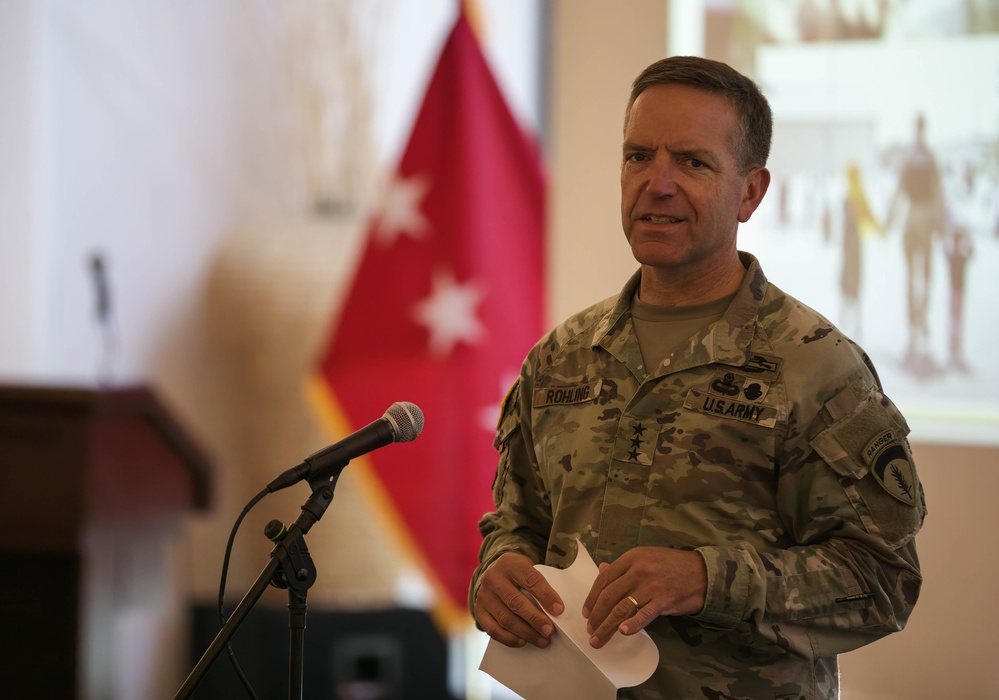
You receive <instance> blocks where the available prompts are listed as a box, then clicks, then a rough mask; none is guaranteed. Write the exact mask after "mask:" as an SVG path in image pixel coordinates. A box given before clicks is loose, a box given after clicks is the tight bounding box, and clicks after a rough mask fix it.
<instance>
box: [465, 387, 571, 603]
mask: <svg viewBox="0 0 999 700" xmlns="http://www.w3.org/2000/svg"><path fill="white" fill-rule="evenodd" d="M521 387H522V382H521V380H518V381H517V382H516V383H515V384H514V385H513V388H511V390H510V392H509V393H508V394H507V397H506V399H505V400H504V402H503V409H502V412H501V415H500V421H499V426H498V430H497V434H496V442H495V446H496V448H497V449H498V450H499V462H498V465H497V468H496V478H495V481H494V482H493V502H494V503H495V506H496V510H495V511H493V512H491V513H486V514H485V515H484V516H483V517H482V519H481V520H480V521H479V532H480V533H481V534H482V546H481V548H480V549H479V565H478V566H477V567H476V569H475V572H474V573H473V574H472V582H471V585H470V587H469V594H468V595H469V597H468V603H469V609H471V608H472V607H473V606H474V603H475V596H476V594H477V593H478V589H479V578H480V577H481V576H482V572H484V571H485V570H486V569H487V568H489V566H490V565H491V564H492V563H493V562H494V561H496V559H498V558H499V557H500V555H502V554H504V553H506V552H519V553H521V554H524V555H526V556H528V557H529V558H530V559H531V560H532V561H533V562H535V563H538V564H540V563H543V562H544V560H545V549H546V548H547V546H548V537H549V533H550V532H551V527H552V515H551V500H550V498H549V497H548V494H547V492H546V491H545V489H544V486H543V484H542V482H541V480H540V478H539V476H538V470H537V464H536V460H535V458H534V451H533V448H532V447H531V445H532V444H533V439H532V436H531V434H530V430H531V428H530V422H529V420H526V418H529V417H530V405H529V403H528V401H526V400H525V399H524V398H523V396H522V393H524V394H528V395H529V392H522V391H521Z"/></svg>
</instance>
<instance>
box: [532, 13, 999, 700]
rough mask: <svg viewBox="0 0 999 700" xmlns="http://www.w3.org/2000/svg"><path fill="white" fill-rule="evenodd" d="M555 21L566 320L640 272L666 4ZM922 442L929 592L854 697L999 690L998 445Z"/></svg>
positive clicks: (866, 657)
mask: <svg viewBox="0 0 999 700" xmlns="http://www.w3.org/2000/svg"><path fill="white" fill-rule="evenodd" d="M551 27H552V34H553V38H552V46H551V49H552V58H551V61H552V63H551V70H552V75H551V77H550V84H551V86H552V89H551V96H552V99H553V103H552V104H551V106H550V115H551V123H550V125H549V133H550V134H551V140H550V150H549V159H550V160H549V162H550V166H551V171H552V180H553V190H552V200H551V217H552V226H553V244H552V255H551V284H552V289H551V303H552V317H553V319H555V318H562V317H564V316H566V315H567V314H569V313H571V312H572V311H574V310H576V309H578V308H581V307H582V306H584V305H586V304H588V303H590V302H592V301H596V300H597V299H599V298H602V297H604V296H607V295H610V294H613V293H614V292H616V291H617V290H618V289H619V288H620V286H621V284H622V283H623V282H624V280H625V279H626V277H627V276H628V275H630V274H631V272H632V271H633V270H634V267H635V265H634V261H633V260H632V259H631V256H630V255H629V253H628V249H627V247H626V245H625V244H624V241H623V234H622V233H621V225H620V220H619V215H618V212H619V209H618V203H619V189H618V157H619V151H618V149H619V147H620V136H621V126H622V111H623V105H624V103H625V100H626V98H627V94H628V90H629V86H630V82H631V80H632V79H633V78H634V77H635V75H636V74H637V73H638V72H639V71H640V70H641V69H642V68H644V67H645V66H646V65H648V64H649V63H651V62H652V61H654V60H656V59H658V58H661V57H662V56H664V55H665V37H666V35H667V34H666V32H667V29H666V7H665V3H664V2H662V0H629V2H627V3H610V2H605V1H603V0H559V1H558V2H555V3H554V11H553V16H552V22H551ZM778 283H779V280H778ZM913 438H914V441H915V443H914V446H913V450H914V453H915V457H916V460H917V463H918V468H919V472H920V475H921V478H922V480H923V482H924V485H925V488H926V492H927V498H928V501H929V511H930V514H929V518H928V520H927V524H926V526H925V528H924V530H923V532H922V533H921V535H920V537H919V540H918V542H919V547H920V557H921V561H922V566H923V572H924V576H925V583H924V588H923V593H922V597H921V600H920V603H919V605H918V606H917V608H916V610H915V612H914V613H913V616H912V619H911V620H910V623H909V626H908V628H907V629H906V630H905V631H904V632H903V633H901V634H898V635H894V636H893V637H889V638H887V639H884V640H881V641H880V642H878V643H876V644H873V645H870V646H868V647H866V648H864V649H860V650H858V651H855V652H852V653H850V654H846V655H844V656H843V657H842V664H841V665H842V687H843V698H844V699H845V700H874V699H875V698H877V699H878V700H886V699H898V700H901V699H903V698H904V699H906V700H919V699H925V700H938V699H939V698H996V697H999V674H996V673H995V671H994V669H993V662H992V658H991V657H992V653H991V652H992V649H994V647H995V645H994V643H992V642H991V641H990V640H991V639H992V637H993V632H994V629H995V627H996V624H997V623H999V612H997V606H996V604H995V602H994V596H995V591H996V589H997V586H996V580H997V578H999V564H997V563H996V558H995V557H993V556H992V555H991V547H990V546H989V545H988V544H985V545H984V546H983V544H982V540H985V541H986V542H987V538H988V537H989V534H990V531H991V529H992V528H993V527H994V526H995V521H996V516H995V512H996V511H995V508H994V507H992V506H991V500H992V496H993V494H995V493H999V464H997V462H999V454H997V451H996V450H994V449H986V448H970V447H957V446H946V445H929V444H920V443H919V436H918V435H914V436H913Z"/></svg>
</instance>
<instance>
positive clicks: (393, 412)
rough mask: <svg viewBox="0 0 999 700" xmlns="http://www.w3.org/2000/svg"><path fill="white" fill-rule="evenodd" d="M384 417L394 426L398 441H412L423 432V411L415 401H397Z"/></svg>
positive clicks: (393, 430) (393, 431) (393, 429)
mask: <svg viewBox="0 0 999 700" xmlns="http://www.w3.org/2000/svg"><path fill="white" fill-rule="evenodd" d="M382 418H384V419H385V420H387V421H388V422H389V425H391V426H392V433H393V434H394V436H395V441H396V442H411V441H413V440H415V439H416V438H417V437H419V435H420V433H422V432H423V411H421V410H420V407H419V406H417V405H416V404H415V403H409V402H408V401H397V402H395V403H394V404H392V405H391V406H389V407H388V410H387V411H385V415H384V416H382Z"/></svg>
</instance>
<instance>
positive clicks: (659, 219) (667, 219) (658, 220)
mask: <svg viewBox="0 0 999 700" xmlns="http://www.w3.org/2000/svg"><path fill="white" fill-rule="evenodd" d="M642 218H643V219H645V220H646V221H651V222H652V223H654V224H678V223H680V222H681V221H683V219H677V218H676V217H674V216H656V215H654V214H646V215H645V216H643V217H642Z"/></svg>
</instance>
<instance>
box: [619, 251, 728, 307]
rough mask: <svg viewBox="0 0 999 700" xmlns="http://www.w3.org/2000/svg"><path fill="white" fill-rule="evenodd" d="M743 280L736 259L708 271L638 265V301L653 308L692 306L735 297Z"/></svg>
mask: <svg viewBox="0 0 999 700" xmlns="http://www.w3.org/2000/svg"><path fill="white" fill-rule="evenodd" d="M745 276H746V268H744V267H743V266H742V262H741V261H740V260H739V257H738V255H736V256H735V258H734V260H732V261H731V263H729V264H726V265H724V266H722V267H718V266H717V265H716V266H714V267H712V268H711V269H710V270H704V271H700V270H689V269H684V270H679V269H676V268H660V267H652V266H650V265H642V281H641V286H640V287H639V289H638V297H639V299H641V300H642V301H643V302H645V303H646V304H653V305H655V306H695V305H697V304H707V303H709V302H712V301H715V300H716V299H721V298H722V297H726V296H729V295H730V294H735V292H736V291H737V290H738V289H739V287H740V286H741V285H742V280H743V278H744V277H745Z"/></svg>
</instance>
